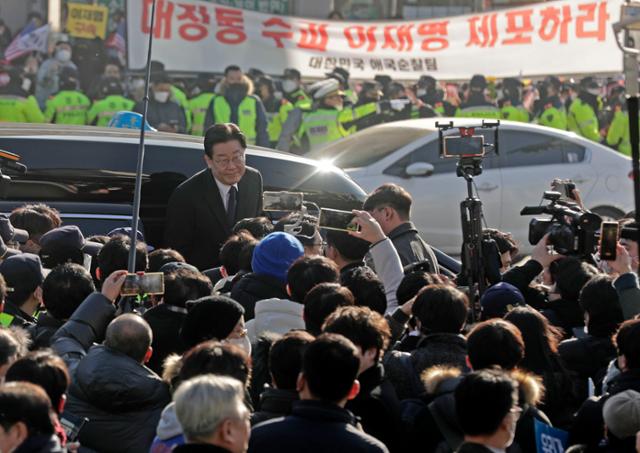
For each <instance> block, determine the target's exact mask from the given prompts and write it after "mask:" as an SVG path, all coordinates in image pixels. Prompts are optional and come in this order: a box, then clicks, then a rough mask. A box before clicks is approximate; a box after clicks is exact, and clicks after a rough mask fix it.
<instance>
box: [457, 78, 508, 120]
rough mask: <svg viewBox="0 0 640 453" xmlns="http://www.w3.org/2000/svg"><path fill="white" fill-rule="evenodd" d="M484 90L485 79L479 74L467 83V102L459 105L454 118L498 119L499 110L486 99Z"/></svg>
mask: <svg viewBox="0 0 640 453" xmlns="http://www.w3.org/2000/svg"><path fill="white" fill-rule="evenodd" d="M486 89H487V79H485V78H484V76H483V75H480V74H476V75H474V76H473V77H472V78H471V81H470V82H469V95H468V96H467V100H466V101H465V102H463V103H462V104H461V105H460V107H459V108H458V110H457V111H456V116H457V117H461V118H488V119H499V118H500V109H498V106H497V105H496V104H495V103H493V102H490V101H489V100H488V99H487V97H486V95H485V90H486Z"/></svg>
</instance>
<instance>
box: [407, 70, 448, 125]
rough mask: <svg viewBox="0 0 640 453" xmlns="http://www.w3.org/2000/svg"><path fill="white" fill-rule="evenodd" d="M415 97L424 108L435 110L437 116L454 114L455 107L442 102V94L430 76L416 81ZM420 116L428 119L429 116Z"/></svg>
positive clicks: (421, 77) (424, 76)
mask: <svg viewBox="0 0 640 453" xmlns="http://www.w3.org/2000/svg"><path fill="white" fill-rule="evenodd" d="M416 97H417V98H418V99H420V101H421V102H423V103H424V104H425V105H426V106H429V107H430V108H432V109H433V110H435V111H436V113H437V114H438V115H439V116H454V115H455V114H456V107H455V106H454V105H453V104H451V103H450V102H448V101H445V100H444V92H443V91H442V90H440V89H438V82H437V80H436V79H434V78H433V77H431V76H430V75H423V76H420V79H418V83H417V84H416ZM438 115H432V116H438ZM420 116H421V118H427V117H429V118H430V116H427V115H424V114H421V115H420Z"/></svg>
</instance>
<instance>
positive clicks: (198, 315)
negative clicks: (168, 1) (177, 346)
mask: <svg viewBox="0 0 640 453" xmlns="http://www.w3.org/2000/svg"><path fill="white" fill-rule="evenodd" d="M186 305H187V310H188V313H187V316H185V318H184V321H183V322H182V328H181V329H180V338H181V339H182V341H183V343H184V344H185V346H186V347H187V348H192V347H193V346H195V345H197V344H199V343H202V342H203V341H207V340H212V339H216V340H224V339H225V338H227V337H228V336H229V335H230V334H231V332H233V329H234V327H235V326H236V324H238V321H239V320H240V317H241V316H242V315H244V308H242V305H240V304H239V303H238V302H236V301H235V300H233V299H231V298H230V297H227V296H206V297H201V298H200V299H196V300H194V301H191V302H187V304H186Z"/></svg>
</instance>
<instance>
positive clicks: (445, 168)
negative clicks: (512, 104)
mask: <svg viewBox="0 0 640 453" xmlns="http://www.w3.org/2000/svg"><path fill="white" fill-rule="evenodd" d="M478 134H481V135H483V136H484V140H485V143H487V144H491V143H493V142H494V136H493V132H491V131H477V132H476V135H478ZM494 161H495V155H494V154H493V153H492V152H488V154H487V155H486V156H485V158H484V159H483V162H482V166H483V168H484V169H489V168H492V167H494V166H495V164H494ZM415 162H428V163H430V164H432V165H433V174H441V173H453V172H455V171H456V166H457V164H458V160H457V159H455V158H441V157H440V149H439V142H438V139H437V138H435V139H434V140H431V141H429V142H427V143H426V144H424V145H422V146H420V147H419V148H416V149H415V150H414V151H412V152H410V153H409V154H407V155H406V156H404V157H403V158H402V159H399V160H398V161H397V162H394V163H393V164H392V165H391V166H389V167H388V168H387V169H386V170H384V172H383V173H384V174H386V175H393V176H398V177H400V178H404V177H406V171H405V170H406V168H407V166H408V165H410V164H413V163H415Z"/></svg>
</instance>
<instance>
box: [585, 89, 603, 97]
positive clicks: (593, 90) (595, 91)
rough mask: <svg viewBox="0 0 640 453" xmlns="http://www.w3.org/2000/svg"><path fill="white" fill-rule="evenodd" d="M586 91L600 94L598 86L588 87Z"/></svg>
mask: <svg viewBox="0 0 640 453" xmlns="http://www.w3.org/2000/svg"><path fill="white" fill-rule="evenodd" d="M587 93H589V94H593V95H594V96H600V88H589V89H588V90H587Z"/></svg>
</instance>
